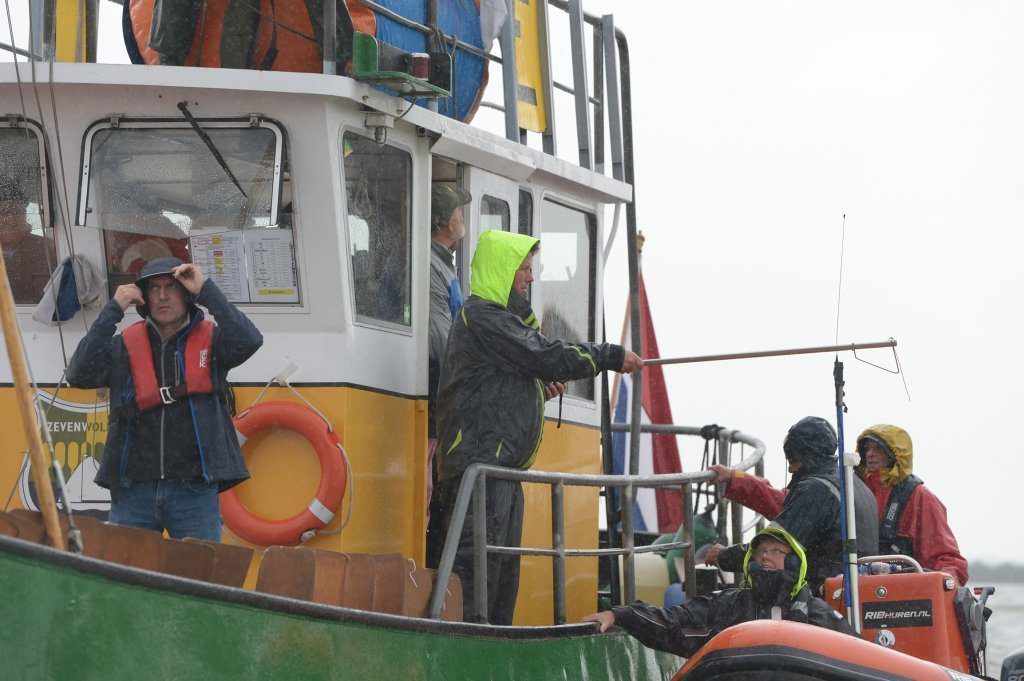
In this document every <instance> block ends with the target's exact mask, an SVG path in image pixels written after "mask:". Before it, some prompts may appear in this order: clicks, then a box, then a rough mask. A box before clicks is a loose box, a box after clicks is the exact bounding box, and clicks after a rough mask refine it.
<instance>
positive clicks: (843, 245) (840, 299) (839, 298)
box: [836, 213, 846, 345]
mask: <svg viewBox="0 0 1024 681" xmlns="http://www.w3.org/2000/svg"><path fill="white" fill-rule="evenodd" d="M845 251H846V213H843V238H842V241H841V242H840V245H839V291H838V292H837V294H836V345H839V310H840V306H841V305H842V302H843V254H844V252H845Z"/></svg>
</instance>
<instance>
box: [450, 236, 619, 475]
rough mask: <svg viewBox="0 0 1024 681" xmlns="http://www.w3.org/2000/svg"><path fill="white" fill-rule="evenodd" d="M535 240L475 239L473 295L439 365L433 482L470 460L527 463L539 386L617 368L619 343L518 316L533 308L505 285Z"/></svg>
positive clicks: (539, 419)
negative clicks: (553, 330)
mask: <svg viewBox="0 0 1024 681" xmlns="http://www.w3.org/2000/svg"><path fill="white" fill-rule="evenodd" d="M537 241H538V240H537V239H535V238H533V237H530V236H525V235H522V234H511V233H508V232H499V231H496V230H488V231H485V232H484V233H483V234H482V235H481V236H480V241H479V243H478V245H477V248H476V252H475V253H474V255H473V264H472V270H473V271H472V295H470V297H469V299H468V300H467V301H466V304H465V305H464V306H463V308H462V310H461V311H460V312H459V313H458V314H457V315H456V316H455V319H454V320H453V321H452V329H451V333H450V334H449V336H448V344H447V346H446V350H445V357H444V361H443V362H442V367H443V368H442V371H441V380H440V386H439V388H438V393H437V430H438V440H439V442H438V448H437V455H438V456H439V457H440V458H439V464H438V479H439V480H448V479H451V478H454V477H457V476H460V475H462V473H463V472H465V470H466V468H468V467H469V466H470V465H471V464H474V463H486V464H491V465H499V466H506V467H509V468H529V467H530V466H531V465H533V462H534V460H535V459H536V457H537V451H538V449H539V448H540V442H541V437H542V435H543V428H544V402H545V395H544V385H545V384H546V383H550V382H552V381H567V380H573V379H579V378H589V377H593V376H595V375H597V374H598V373H599V372H600V371H602V370H604V369H613V370H618V369H620V368H621V367H622V362H623V359H624V355H625V351H624V350H623V348H622V347H621V346H619V345H612V344H610V343H601V344H596V343H568V342H565V341H560V340H548V339H547V338H545V337H544V336H543V335H541V333H540V331H538V330H537V329H536V328H535V326H531V325H530V324H529V323H527V321H525V320H531V319H532V312H530V311H529V305H528V304H526V302H525V300H522V297H521V296H519V295H518V294H517V293H515V292H513V291H512V284H513V281H514V278H515V273H516V270H517V269H518V268H519V266H520V265H521V264H522V262H523V260H524V259H525V257H526V256H527V255H528V254H529V253H530V250H531V249H532V248H533V247H534V245H535V244H536V243H537ZM510 298H512V300H511V301H510ZM510 307H511V308H512V309H515V310H516V311H517V312H520V311H521V313H520V314H518V315H517V314H514V313H513V312H510V310H509V308H510Z"/></svg>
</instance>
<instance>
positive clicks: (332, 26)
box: [324, 2, 338, 76]
mask: <svg viewBox="0 0 1024 681" xmlns="http://www.w3.org/2000/svg"><path fill="white" fill-rule="evenodd" d="M324 73H325V74H327V75H329V76H333V75H335V74H337V73H338V6H337V5H336V4H335V3H334V2H325V3H324Z"/></svg>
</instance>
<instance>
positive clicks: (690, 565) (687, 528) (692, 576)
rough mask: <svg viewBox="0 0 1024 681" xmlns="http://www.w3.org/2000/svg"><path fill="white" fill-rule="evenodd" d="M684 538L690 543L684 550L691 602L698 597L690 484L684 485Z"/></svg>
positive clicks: (687, 596)
mask: <svg viewBox="0 0 1024 681" xmlns="http://www.w3.org/2000/svg"><path fill="white" fill-rule="evenodd" d="M683 537H685V540H686V541H688V542H689V546H687V547H686V548H685V549H683V556H684V557H685V559H686V598H687V600H689V599H691V598H693V597H694V596H696V595H697V565H696V563H695V561H696V558H695V556H696V555H697V554H696V550H695V548H694V545H693V487H692V486H691V484H690V483H688V482H687V483H685V484H684V485H683Z"/></svg>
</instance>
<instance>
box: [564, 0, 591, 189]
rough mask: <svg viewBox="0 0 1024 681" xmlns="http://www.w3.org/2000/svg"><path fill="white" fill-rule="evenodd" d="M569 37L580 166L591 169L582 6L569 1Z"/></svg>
mask: <svg viewBox="0 0 1024 681" xmlns="http://www.w3.org/2000/svg"><path fill="white" fill-rule="evenodd" d="M569 37H570V43H571V49H572V90H573V92H574V93H576V140H577V142H578V144H579V154H580V155H579V159H580V166H581V167H583V168H586V169H588V170H589V169H591V168H592V167H593V162H592V161H591V158H590V139H591V138H590V95H589V91H590V88H589V83H588V82H587V60H586V58H585V57H586V50H585V49H584V46H583V6H582V5H581V4H580V0H569Z"/></svg>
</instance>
